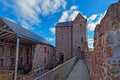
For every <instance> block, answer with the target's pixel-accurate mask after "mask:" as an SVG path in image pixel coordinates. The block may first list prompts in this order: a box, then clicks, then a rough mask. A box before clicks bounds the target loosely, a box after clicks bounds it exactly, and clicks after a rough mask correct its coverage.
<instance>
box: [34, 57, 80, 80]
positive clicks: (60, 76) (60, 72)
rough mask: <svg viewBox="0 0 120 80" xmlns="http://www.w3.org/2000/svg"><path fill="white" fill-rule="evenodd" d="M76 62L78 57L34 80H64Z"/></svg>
mask: <svg viewBox="0 0 120 80" xmlns="http://www.w3.org/2000/svg"><path fill="white" fill-rule="evenodd" d="M77 61H78V57H74V58H72V59H70V60H68V61H66V62H64V63H63V64H61V65H59V66H57V67H56V68H54V69H53V70H51V71H48V72H47V73H45V74H43V75H40V76H38V77H36V78H35V79H34V80H66V78H67V77H68V75H69V73H70V71H71V70H72V69H73V67H74V65H75V64H76V63H77Z"/></svg>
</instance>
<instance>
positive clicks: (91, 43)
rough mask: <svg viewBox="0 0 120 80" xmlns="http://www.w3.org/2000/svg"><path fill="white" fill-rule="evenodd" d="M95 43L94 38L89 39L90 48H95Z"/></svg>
mask: <svg viewBox="0 0 120 80" xmlns="http://www.w3.org/2000/svg"><path fill="white" fill-rule="evenodd" d="M93 43H94V40H93V39H88V46H89V48H93Z"/></svg>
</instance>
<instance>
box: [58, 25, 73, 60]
mask: <svg viewBox="0 0 120 80" xmlns="http://www.w3.org/2000/svg"><path fill="white" fill-rule="evenodd" d="M60 55H64V61H66V60H68V59H70V58H71V56H72V55H71V27H58V28H56V59H57V61H59V58H60Z"/></svg>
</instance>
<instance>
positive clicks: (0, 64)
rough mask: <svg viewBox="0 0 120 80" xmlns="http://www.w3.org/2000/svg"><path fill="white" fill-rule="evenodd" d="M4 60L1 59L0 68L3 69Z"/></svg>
mask: <svg viewBox="0 0 120 80" xmlns="http://www.w3.org/2000/svg"><path fill="white" fill-rule="evenodd" d="M3 61H4V60H3V59H0V67H2V66H3Z"/></svg>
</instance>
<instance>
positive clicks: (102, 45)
mask: <svg viewBox="0 0 120 80" xmlns="http://www.w3.org/2000/svg"><path fill="white" fill-rule="evenodd" d="M86 55H87V56H86V59H87V64H88V67H89V70H90V73H91V77H92V80H120V0H119V2H118V3H115V4H112V5H111V6H110V7H109V8H108V10H107V13H106V15H105V17H104V18H103V19H102V21H101V23H100V24H98V25H97V26H96V28H95V35H94V51H93V52H88V53H87V54H86Z"/></svg>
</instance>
